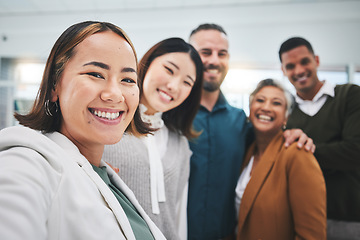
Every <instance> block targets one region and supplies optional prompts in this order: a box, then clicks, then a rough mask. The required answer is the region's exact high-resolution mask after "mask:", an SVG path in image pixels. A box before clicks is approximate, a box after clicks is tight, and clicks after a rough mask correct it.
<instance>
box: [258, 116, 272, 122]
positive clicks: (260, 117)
mask: <svg viewBox="0 0 360 240" xmlns="http://www.w3.org/2000/svg"><path fill="white" fill-rule="evenodd" d="M258 118H259V119H260V120H265V121H271V117H269V116H266V115H259V116H258Z"/></svg>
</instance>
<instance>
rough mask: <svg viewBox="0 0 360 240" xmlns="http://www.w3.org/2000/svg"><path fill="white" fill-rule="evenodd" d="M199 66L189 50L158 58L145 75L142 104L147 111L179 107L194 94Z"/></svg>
mask: <svg viewBox="0 0 360 240" xmlns="http://www.w3.org/2000/svg"><path fill="white" fill-rule="evenodd" d="M195 79H196V68H195V64H194V62H193V61H192V60H191V58H190V56H189V54H188V53H182V52H174V53H167V54H164V55H161V56H159V57H157V58H155V59H154V60H153V61H152V62H151V64H150V66H149V69H148V71H147V72H146V74H145V78H144V82H143V96H142V98H141V101H140V102H141V103H142V104H144V105H145V106H146V107H147V109H148V110H147V112H146V113H147V114H149V115H152V114H154V113H156V112H166V111H169V110H171V109H173V108H175V107H177V106H179V105H180V104H181V103H182V102H183V101H184V100H185V99H186V98H187V97H188V96H189V94H190V92H191V89H192V87H193V86H194V83H195Z"/></svg>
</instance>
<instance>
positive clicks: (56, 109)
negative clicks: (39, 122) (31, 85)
mask: <svg viewBox="0 0 360 240" xmlns="http://www.w3.org/2000/svg"><path fill="white" fill-rule="evenodd" d="M49 104H50V100H49V99H48V100H46V101H45V104H44V105H45V114H46V115H48V116H49V117H52V116H54V115H53V114H52V112H51V107H49ZM54 106H55V113H57V112H58V111H59V105H58V103H57V101H56V102H54V105H53V106H52V107H54Z"/></svg>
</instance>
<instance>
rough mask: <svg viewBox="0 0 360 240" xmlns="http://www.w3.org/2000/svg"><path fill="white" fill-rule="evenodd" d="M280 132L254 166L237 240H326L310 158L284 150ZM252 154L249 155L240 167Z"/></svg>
mask: <svg viewBox="0 0 360 240" xmlns="http://www.w3.org/2000/svg"><path fill="white" fill-rule="evenodd" d="M283 144H284V140H283V136H282V132H281V131H280V132H279V133H278V134H277V135H276V137H275V138H274V139H273V140H272V141H271V143H270V144H269V146H268V147H267V148H266V150H265V152H264V154H263V156H262V158H261V159H260V161H259V162H258V164H257V165H256V168H255V169H254V171H253V173H252V176H251V179H250V181H249V183H248V185H247V187H246V189H245V192H244V195H243V198H242V200H241V204H240V211H239V223H238V236H237V239H242V240H252V239H271V240H272V239H274V240H282V239H283V240H289V239H316V240H320V239H326V190H325V181H324V177H323V175H322V172H321V170H320V167H319V164H318V162H317V161H316V159H315V157H314V156H313V154H311V153H309V152H306V151H305V150H303V149H302V150H299V149H297V147H296V144H292V145H291V146H290V147H288V148H287V149H285V147H284V146H283ZM253 153H254V144H253V145H252V146H251V147H250V149H249V150H248V152H247V154H246V157H245V160H244V163H243V166H246V165H247V164H248V163H249V161H250V157H251V156H252V155H253Z"/></svg>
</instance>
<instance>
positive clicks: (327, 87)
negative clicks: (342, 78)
mask: <svg viewBox="0 0 360 240" xmlns="http://www.w3.org/2000/svg"><path fill="white" fill-rule="evenodd" d="M324 95H328V96H330V97H334V96H335V84H333V83H331V82H329V81H324V84H323V85H322V87H321V88H320V90H319V91H318V93H317V94H316V95H315V96H314V98H313V99H312V100H311V102H316V101H317V100H319V98H321V97H322V96H324ZM295 101H296V102H297V103H299V104H300V103H303V102H305V101H306V100H304V99H302V98H300V97H299V96H298V95H297V94H296V96H295Z"/></svg>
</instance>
